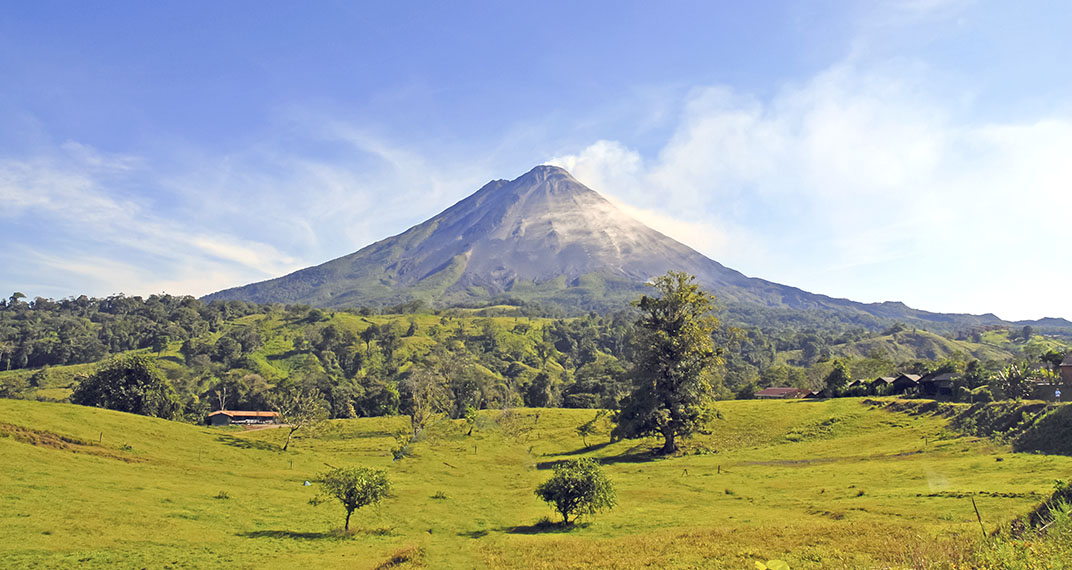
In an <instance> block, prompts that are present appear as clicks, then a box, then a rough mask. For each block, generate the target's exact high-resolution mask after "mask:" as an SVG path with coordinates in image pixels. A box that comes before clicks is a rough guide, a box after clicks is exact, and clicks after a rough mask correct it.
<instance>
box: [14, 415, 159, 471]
mask: <svg viewBox="0 0 1072 570" xmlns="http://www.w3.org/2000/svg"><path fill="white" fill-rule="evenodd" d="M0 437H10V438H12V439H14V440H15V441H17V442H20V443H28V444H30V445H33V446H36V447H47V448H49V449H56V450H60V451H69V452H71V453H85V454H87V455H96V456H97V457H106V458H108V459H116V460H119V461H125V462H127V463H140V462H143V461H145V459H142V458H140V457H134V456H132V455H128V454H125V453H123V452H121V451H118V450H114V449H109V448H107V447H104V446H103V445H100V444H97V443H93V442H91V441H84V440H81V439H78V438H74V437H70V436H66V435H60V434H58V433H53V432H50V431H45V430H39V429H32V428H27V427H22V426H17V425H14V424H5V423H0Z"/></svg>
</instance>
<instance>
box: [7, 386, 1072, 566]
mask: <svg viewBox="0 0 1072 570" xmlns="http://www.w3.org/2000/svg"><path fill="white" fill-rule="evenodd" d="M720 410H721V412H722V416H723V418H722V419H721V420H718V421H716V422H714V423H713V424H712V425H711V426H710V430H709V434H707V435H700V436H698V437H696V438H695V439H693V440H691V441H690V442H689V444H688V449H689V454H688V455H685V456H682V457H678V458H674V459H661V460H656V459H651V458H650V457H649V456H647V455H646V454H645V452H646V451H647V450H649V449H650V448H652V447H654V446H656V445H657V442H656V441H654V440H641V441H624V442H618V443H612V444H608V443H607V427H608V426H606V425H602V426H600V430H599V433H598V434H597V435H596V436H594V437H590V438H589V443H591V444H593V445H592V447H591V448H589V449H585V448H584V446H583V445H582V444H581V439H580V437H579V436H578V435H577V433H576V431H575V429H576V427H577V426H578V425H580V424H581V423H582V422H584V421H587V420H588V419H590V418H591V417H592V415H593V413H594V412H592V411H590V410H550V409H516V410H511V411H505V412H504V411H485V412H482V413H481V415H480V417H479V419H478V422H477V427H476V429H475V431H474V433H473V435H472V436H466V435H465V433H466V431H467V429H466V428H465V427H463V423H462V422H460V421H459V422H451V421H441V422H439V423H437V424H436V425H434V426H433V427H432V428H430V429H429V430H427V431H426V432H425V436H424V437H423V438H422V439H421V440H420V441H418V442H417V443H416V444H414V445H413V446H412V456H410V457H406V458H404V459H402V460H401V461H397V462H394V461H392V456H391V453H390V449H391V448H392V446H393V445H394V443H395V440H394V435H395V434H397V433H400V432H403V431H405V430H406V428H407V423H406V421H405V419H404V418H400V417H385V418H367V419H356V420H334V421H331V422H330V423H328V424H327V425H326V426H325V427H324V428H322V429H321V430H319V431H318V432H316V433H308V434H302V433H301V432H299V434H298V438H297V439H296V441H295V442H294V443H293V444H292V445H291V450H289V451H288V452H282V451H281V450H280V447H279V443H280V442H281V440H282V438H283V434H282V433H281V432H279V431H277V430H272V429H266V430H259V431H241V430H240V429H237V428H208V427H200V426H193V425H188V424H182V423H176V422H167V421H163V420H158V419H152V418H145V417H140V416H132V415H128V414H122V413H118V412H112V411H107V410H100V409H92V408H84V407H79V406H72V405H67V404H54V403H44V402H28V401H15V400H0V454H2V456H3V457H4V467H3V468H2V469H0V488H2V489H3V492H2V493H0V566H3V567H4V568H31V567H73V566H79V567H90V568H93V567H97V568H101V567H118V568H135V567H137V568H142V567H152V568H168V567H171V568H182V567H210V566H223V565H226V566H230V567H237V568H253V567H257V568H294V567H302V566H308V567H318V568H320V567H322V568H344V567H345V568H386V567H414V568H415V567H429V568H474V567H475V568H480V567H495V568H540V567H547V568H552V567H554V568H570V567H574V568H582V567H602V568H633V567H643V566H653V567H730V568H746V567H752V565H753V562H754V561H757V560H767V559H771V558H781V559H784V560H786V561H787V562H789V564H790V566H791V567H792V568H794V569H797V568H859V567H876V566H880V567H895V568H898V567H914V566H916V565H917V564H926V565H927V566H928V567H932V565H933V564H934V562H935V561H938V560H945V559H953V558H955V557H957V556H960V555H961V554H958V553H962V552H963V551H964V549H965V548H970V547H971V546H972V541H974V540H976V539H975V538H973V537H975V536H977V535H978V532H979V529H978V523H977V522H976V521H975V514H974V511H973V510H972V506H971V502H970V499H969V497H974V498H975V500H976V503H977V504H978V506H979V510H980V512H981V513H982V516H983V520H984V521H985V523H986V524H987V525H988V526H990V527H991V528H992V527H994V526H995V525H997V524H999V523H1001V522H1003V521H1008V520H1009V519H1011V518H1013V517H1014V516H1016V515H1018V514H1021V513H1023V512H1025V511H1026V510H1028V509H1030V508H1031V507H1032V506H1033V505H1034V504H1035V503H1037V502H1039V501H1040V500H1041V499H1042V498H1043V497H1044V496H1047V495H1048V493H1049V491H1050V490H1051V487H1052V482H1053V480H1054V479H1057V478H1067V477H1068V475H1069V473H1070V472H1072V458H1069V457H1064V456H1044V455H1035V454H1020V453H1013V452H1012V450H1011V449H1010V448H1008V447H1006V446H1001V445H997V444H995V443H993V442H991V441H990V440H987V439H980V438H976V437H960V436H957V435H955V434H954V433H952V432H950V431H949V430H948V429H947V424H946V421H947V420H946V419H944V418H942V417H939V416H929V415H918V416H909V415H905V414H899V413H893V412H890V411H887V410H886V409H883V408H881V407H878V406H869V405H865V404H863V403H862V402H861V401H860V400H856V399H841V400H832V401H793V402H781V401H734V402H724V403H721V404H720ZM578 456H590V457H594V458H597V459H599V460H600V461H601V462H603V463H604V466H605V467H604V468H605V469H606V471H607V472H608V474H609V476H610V477H611V479H612V480H613V481H614V483H615V484H616V485H617V488H618V496H619V506H618V507H617V508H616V509H614V510H613V511H610V512H608V513H604V514H602V515H598V516H595V517H592V518H590V519H587V520H586V522H585V523H584V524H582V525H580V526H578V527H577V528H575V529H573V530H571V531H569V532H564V531H563V530H562V529H558V528H555V527H550V528H548V527H546V526H544V525H541V524H540V521H541V520H542V519H544V518H545V517H553V516H554V515H553V513H552V512H551V510H550V509H549V508H548V507H547V506H546V505H544V504H542V503H540V501H539V500H538V499H537V498H536V497H535V496H534V495H533V489H534V488H535V486H536V484H537V483H538V482H540V481H542V480H544V479H546V478H547V477H548V475H549V473H550V470H549V467H550V466H551V465H553V464H554V463H555V462H556V461H559V460H561V459H564V458H571V457H578ZM326 464H328V465H333V466H350V465H364V466H374V467H382V468H386V469H387V470H388V472H389V474H390V478H391V480H392V482H393V490H392V493H391V496H390V497H389V498H388V499H387V500H386V501H385V502H384V503H382V504H381V505H380V506H378V507H375V508H371V509H368V510H361V511H358V512H357V513H356V514H355V517H354V520H353V522H352V523H351V524H352V527H356V529H357V530H356V531H355V532H354V533H353V534H352V535H345V534H342V533H339V532H338V531H337V529H338V528H340V527H341V526H342V519H343V511H342V509H341V507H338V506H337V505H332V504H325V505H321V506H319V507H315V508H314V507H313V506H310V505H309V504H308V500H309V499H310V498H311V497H312V496H313V495H314V494H315V487H307V486H305V485H304V482H305V481H306V480H310V479H312V478H313V477H314V475H315V474H316V473H317V472H319V471H322V470H324V469H325V465H326ZM950 557H952V558H950Z"/></svg>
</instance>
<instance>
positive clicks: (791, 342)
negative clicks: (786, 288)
mask: <svg viewBox="0 0 1072 570" xmlns="http://www.w3.org/2000/svg"><path fill="white" fill-rule="evenodd" d="M539 312H540V308H538V307H531V306H529V307H526V306H516V305H494V306H488V307H455V308H448V309H434V310H433V309H430V308H427V307H425V306H423V305H422V304H421V303H419V302H414V303H406V304H403V305H399V306H396V307H389V308H385V309H381V310H375V309H372V308H367V307H364V308H355V309H351V310H323V309H317V308H313V307H309V306H307V305H281V304H266V305H256V304H250V303H244V302H241V301H212V302H203V301H200V300H198V299H196V298H193V297H190V296H171V295H151V296H149V297H147V298H142V297H137V296H124V295H114V296H109V297H105V298H91V297H86V296H80V297H77V298H67V299H61V300H52V299H44V298H41V297H37V298H35V299H32V300H28V299H26V297H25V296H24V295H22V294H21V293H15V294H13V295H11V297H9V298H8V299H3V300H0V396H3V397H9V398H30V399H43V400H59V401H67V400H69V398H70V395H71V393H72V391H73V390H75V389H76V388H77V387H78V384H79V383H80V382H81V381H82V380H83V379H84V378H86V377H87V376H89V375H90V374H92V373H93V372H94V370H95V368H94V363H98V362H102V361H106V360H107V359H108V358H109V357H112V356H114V355H119V354H124V353H130V352H135V353H142V354H146V355H151V356H153V357H154V360H155V362H156V365H157V366H158V367H159V369H160V372H161V374H162V375H163V376H164V377H165V379H166V382H167V384H168V385H169V386H170V388H171V389H172V390H174V392H175V397H176V399H177V414H176V417H179V418H182V419H186V420H187V421H194V422H197V421H203V419H204V417H205V415H206V414H207V413H209V412H210V411H213V410H218V409H224V408H225V409H251V410H256V409H271V408H272V407H273V405H274V402H275V400H277V399H278V397H279V396H280V395H281V394H285V393H292V392H306V393H310V394H313V395H314V396H315V397H316V398H317V399H319V400H320V402H322V405H323V407H324V409H325V410H326V411H327V414H328V415H329V416H330V417H334V418H347V417H369V416H381V415H392V414H398V413H409V412H411V411H412V408H413V394H412V391H413V386H414V382H415V381H416V379H419V377H420V373H422V372H427V373H430V374H433V375H436V376H438V377H442V378H445V379H446V394H444V396H443V397H444V399H445V403H444V404H443V408H444V411H446V412H447V413H449V415H450V416H451V417H455V418H458V417H462V416H464V414H465V413H466V410H468V409H470V408H473V409H486V408H508V407H513V406H530V407H567V408H601V409H617V408H618V405H619V403H620V402H621V400H622V398H623V397H624V396H625V395H626V394H627V393H628V392H629V390H630V387H631V386H632V382H631V374H633V373H634V369H635V366H634V363H635V361H636V358H635V339H636V337H637V335H636V332H637V330H636V322H637V318H638V314H639V313H638V311H637V309H636V308H631V309H627V310H620V311H617V312H614V313H610V314H596V313H589V314H585V315H581V316H571V317H565V316H561V315H557V316H555V315H553V313H552V316H537V315H538V314H539ZM721 316H722V317H723V320H720V321H717V322H716V324H715V326H714V328H713V332H712V334H711V337H712V341H713V345H714V346H715V347H716V351H717V355H718V363H719V366H718V374H717V378H716V380H715V382H713V383H712V385H711V390H712V391H713V392H714V396H715V397H716V398H717V399H731V398H750V397H752V396H753V394H754V393H755V392H756V391H758V390H761V389H763V388H766V387H771V386H785V387H800V388H807V389H811V390H816V391H819V390H821V389H823V388H825V387H827V386H831V385H834V384H837V383H838V382H840V383H841V385H844V384H847V383H848V382H849V381H851V379H874V378H877V377H879V376H888V375H896V374H898V373H902V372H905V373H913V374H925V373H927V372H934V371H941V372H956V373H959V376H958V382H959V383H960V386H958V387H957V388H961V386H963V389H961V390H960V391H959V392H958V393H961V394H968V392H965V391H964V390H975V391H976V392H975V394H976V395H978V394H980V390H979V389H980V388H986V390H985V392H986V394H987V397H989V398H1003V397H1023V396H1024V395H1025V394H1026V393H1025V391H1024V386H1026V385H1027V384H1028V383H1029V382H1030V381H1031V380H1034V379H1047V378H1050V379H1052V378H1054V377H1056V370H1057V366H1058V365H1059V363H1060V361H1061V359H1062V358H1063V357H1064V356H1065V354H1066V353H1067V352H1068V351H1069V346H1070V343H1069V340H1068V339H1067V338H1062V337H1057V336H1050V335H1043V334H1039V333H1035V332H1034V331H1033V330H1031V327H1029V326H1025V327H1019V328H1008V327H1000V326H989V327H985V328H978V329H972V330H964V331H955V332H952V333H946V334H945V335H941V334H938V333H935V332H930V331H926V330H922V329H914V328H911V327H909V326H908V325H905V324H902V323H895V324H893V325H891V326H888V327H887V328H885V329H882V330H868V329H865V328H862V327H855V328H850V327H849V326H847V325H844V326H841V327H833V326H816V325H815V322H814V321H809V320H807V319H802V320H801V321H800V322H798V323H796V324H793V323H788V322H786V321H779V322H778V323H776V324H773V325H767V326H764V327H760V326H748V325H744V324H740V323H735V322H732V321H729V320H727V319H726V315H725V312H723V313H722V314H721ZM1010 375H1012V378H1013V380H1014V381H1017V380H1018V382H1019V384H1017V385H1013V384H1011V383H1010V382H1011V381H1010ZM832 376H835V378H833V379H832ZM834 381H836V382H834ZM846 393H848V392H847V391H846ZM829 395H834V394H829Z"/></svg>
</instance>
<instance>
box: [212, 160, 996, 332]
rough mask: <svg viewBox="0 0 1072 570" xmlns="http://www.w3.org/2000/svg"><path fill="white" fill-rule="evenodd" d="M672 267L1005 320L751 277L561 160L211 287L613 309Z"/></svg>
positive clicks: (734, 280)
mask: <svg viewBox="0 0 1072 570" xmlns="http://www.w3.org/2000/svg"><path fill="white" fill-rule="evenodd" d="M667 270H677V271H685V272H688V273H691V274H693V275H695V276H696V278H697V281H698V282H699V283H700V284H701V285H702V286H703V287H704V288H705V289H707V290H708V291H710V292H712V293H714V294H715V295H716V297H717V298H718V300H719V302H720V303H722V304H724V305H726V306H728V307H746V308H748V309H747V310H754V309H765V310H770V309H775V310H780V309H788V310H808V309H817V310H822V311H830V312H833V313H835V314H837V315H838V317H837V318H838V319H839V320H843V321H850V322H857V321H859V320H861V319H862V320H863V321H867V322H870V321H874V320H876V319H878V320H882V321H885V320H889V319H898V320H905V321H920V322H933V323H945V324H952V323H953V322H956V324H957V325H958V326H960V325H968V326H970V325H975V324H985V323H1000V322H1002V321H1001V320H1000V319H998V318H997V317H995V316H993V315H983V316H972V315H940V314H936V313H927V312H924V311H916V310H913V309H910V308H908V307H906V306H905V305H903V304H901V303H875V304H862V303H856V302H853V301H848V300H845V299H835V298H831V297H827V296H824V295H816V294H813V293H808V292H806V291H802V290H800V289H797V288H795V287H789V286H785V285H779V284H777V283H772V282H770V281H765V280H763V279H757V278H751V277H746V276H745V275H743V274H741V273H740V272H738V271H734V270H733V269H730V268H727V267H725V266H723V265H722V264H720V263H718V262H716V261H714V260H712V259H709V258H708V257H706V256H704V255H702V254H701V253H699V252H697V251H696V250H694V249H692V248H690V247H688V246H686V245H684V244H682V243H680V242H678V241H675V240H673V239H671V238H669V237H667V236H665V235H663V234H661V233H659V232H657V231H655V230H653V229H651V228H649V227H647V226H645V225H644V224H642V223H640V222H638V221H637V220H635V219H633V218H631V217H629V216H627V215H626V214H624V213H623V212H622V211H621V210H619V209H618V208H617V207H616V206H614V205H613V204H612V203H611V202H609V201H608V200H607V199H605V198H603V197H602V196H601V195H599V193H597V192H595V191H594V190H592V189H590V188H588V187H586V186H585V185H583V184H581V183H580V182H578V181H577V180H576V179H574V178H573V176H571V175H570V174H569V173H568V172H566V171H565V170H563V169H562V168H559V167H556V166H546V165H545V166H537V167H536V168H534V169H532V170H531V171H529V172H528V173H526V174H524V175H523V176H521V177H519V178H517V179H515V180H509V181H507V180H494V181H492V182H489V183H487V184H486V185H484V187H483V188H481V189H479V190H477V191H476V192H475V193H474V194H472V195H470V196H469V197H467V198H465V199H464V200H462V201H460V202H458V203H457V204H454V205H453V206H451V207H450V208H448V209H446V210H444V211H443V212H442V213H440V214H438V215H436V216H435V217H433V218H431V219H429V220H427V221H425V222H423V223H421V224H418V225H416V226H414V227H412V228H410V229H409V230H407V231H405V232H404V233H401V234H399V235H396V236H393V237H389V238H387V239H384V240H381V241H379V242H376V243H374V244H372V245H369V246H367V247H365V248H363V249H361V250H360V251H357V252H355V253H352V254H350V255H346V256H343V257H340V258H338V259H334V260H332V261H328V262H327V263H324V264H321V265H317V266H315V267H309V268H306V269H302V270H300V271H296V272H294V273H291V274H289V275H285V276H283V277H279V278H276V279H271V280H268V281H263V282H260V283H253V284H250V285H246V286H244V287H237V288H234V289H227V290H224V291H220V292H217V293H213V294H211V295H208V296H207V297H206V299H207V300H213V299H237V300H243V301H252V302H258V303H271V302H279V303H307V304H310V305H313V306H317V307H329V308H330V307H336V308H337V307H354V306H362V305H371V306H376V305H380V306H383V305H392V304H397V303H402V302H406V301H410V300H414V299H420V300H422V301H425V302H427V303H429V304H431V305H435V306H444V305H451V304H462V303H465V304H468V303H481V302H488V301H491V300H494V299H497V298H507V299H515V300H520V301H525V302H532V301H537V302H540V303H546V304H552V305H558V306H562V307H565V308H568V309H573V310H606V309H610V308H616V307H622V306H624V305H625V304H626V303H627V302H628V301H629V300H631V299H634V298H636V297H637V295H639V294H640V293H641V292H643V291H645V290H646V287H645V285H644V284H645V283H646V282H647V281H648V280H649V279H650V278H651V277H653V276H656V275H661V274H663V273H665V272H666V271H667ZM860 324H864V323H863V322H861V323H860Z"/></svg>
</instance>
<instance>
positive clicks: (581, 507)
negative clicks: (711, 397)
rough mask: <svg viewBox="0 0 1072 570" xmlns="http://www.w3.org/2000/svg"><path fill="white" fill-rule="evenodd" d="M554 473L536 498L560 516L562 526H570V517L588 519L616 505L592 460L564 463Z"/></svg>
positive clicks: (607, 484) (537, 493) (607, 480)
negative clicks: (580, 516) (587, 517)
mask: <svg viewBox="0 0 1072 570" xmlns="http://www.w3.org/2000/svg"><path fill="white" fill-rule="evenodd" d="M554 470H555V472H554V474H553V475H552V476H551V478H550V479H548V480H547V481H544V482H543V483H540V485H539V486H537V487H536V496H537V497H539V498H541V499H543V500H544V501H545V502H547V503H548V504H550V505H551V506H552V507H554V509H555V510H556V511H558V512H559V513H560V514H561V515H562V522H563V524H569V522H570V520H569V518H570V516H571V515H578V516H579V515H591V514H595V513H597V512H601V511H603V510H607V509H611V508H613V507H614V506H615V505H616V504H617V496H616V494H615V491H614V485H613V484H612V483H611V481H610V479H608V478H607V476H606V474H604V473H603V469H602V468H601V467H600V466H599V464H598V463H596V462H595V461H594V460H592V459H589V458H587V457H584V458H581V459H567V460H566V461H563V462H562V463H559V464H558V465H555V467H554Z"/></svg>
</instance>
